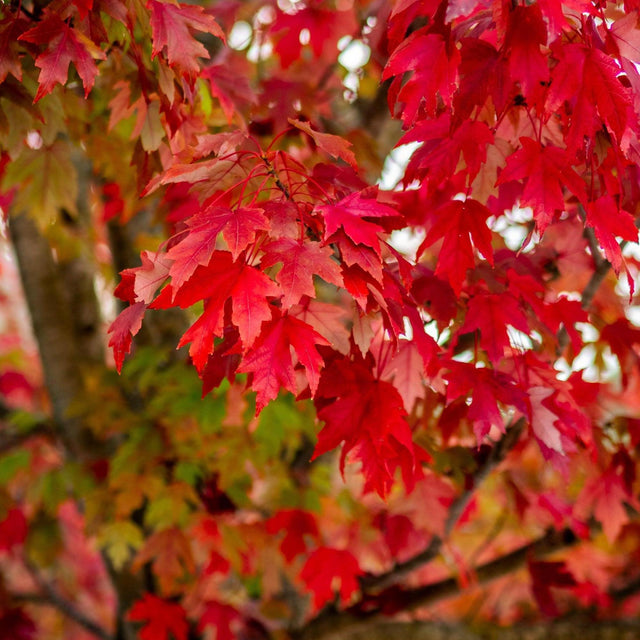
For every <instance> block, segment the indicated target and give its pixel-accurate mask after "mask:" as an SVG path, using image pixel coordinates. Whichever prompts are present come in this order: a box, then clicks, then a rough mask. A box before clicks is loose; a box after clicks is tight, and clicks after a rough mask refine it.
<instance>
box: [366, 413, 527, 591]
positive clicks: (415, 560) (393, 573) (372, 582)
mask: <svg viewBox="0 0 640 640" xmlns="http://www.w3.org/2000/svg"><path fill="white" fill-rule="evenodd" d="M525 422H526V421H525V419H524V417H521V418H519V419H518V420H516V422H514V423H513V424H512V425H510V426H509V427H507V430H506V432H505V434H504V436H502V438H501V439H500V440H499V441H498V442H497V443H496V444H495V445H494V446H493V448H492V449H491V452H490V453H489V455H488V456H487V457H486V458H485V460H484V461H483V462H482V463H481V464H480V465H479V466H478V468H477V469H476V471H475V473H474V474H473V477H472V482H471V483H470V485H469V487H468V488H467V489H465V490H464V491H463V492H462V493H461V494H460V495H459V496H458V497H457V498H456V499H455V500H454V501H453V503H452V504H451V507H450V509H449V515H448V517H447V522H446V523H445V527H444V534H443V536H434V537H433V538H432V539H431V541H430V542H429V545H428V546H427V547H426V548H425V549H424V550H422V551H421V552H420V553H418V554H416V555H415V556H413V557H412V558H409V559H408V560H405V561H404V562H399V563H397V564H395V565H394V566H393V568H391V569H390V570H389V571H387V572H385V573H383V574H380V575H377V576H366V577H365V578H363V580H362V589H363V591H365V592H370V591H375V590H376V589H381V588H385V587H388V586H389V585H391V584H394V583H396V582H398V581H399V580H401V579H402V578H404V577H405V576H406V575H407V574H408V573H411V572H412V571H414V570H415V569H417V568H418V567H420V566H422V565H424V564H426V563H428V562H430V561H431V560H433V559H434V558H436V557H437V556H438V555H439V554H440V550H441V549H442V545H443V544H444V542H445V540H446V539H447V538H448V537H449V535H451V532H452V531H453V529H454V528H455V526H456V524H457V523H458V520H460V517H461V516H462V514H463V513H464V510H465V509H466V508H467V505H468V504H469V501H470V500H471V498H472V497H473V494H474V493H475V491H476V489H477V488H478V486H479V485H480V484H482V482H483V481H484V480H485V478H486V477H487V476H488V475H489V473H491V472H492V471H493V470H494V469H495V468H496V467H497V466H498V465H499V464H500V463H501V462H502V461H503V460H504V459H505V458H506V456H507V454H508V453H509V451H511V449H513V447H514V446H515V445H516V443H517V442H518V440H519V439H520V435H521V434H522V431H523V429H524V426H525Z"/></svg>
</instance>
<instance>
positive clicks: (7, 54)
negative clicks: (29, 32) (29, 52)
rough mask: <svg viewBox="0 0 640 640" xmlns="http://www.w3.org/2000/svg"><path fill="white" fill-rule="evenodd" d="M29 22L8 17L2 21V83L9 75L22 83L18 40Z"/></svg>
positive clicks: (19, 18)
mask: <svg viewBox="0 0 640 640" xmlns="http://www.w3.org/2000/svg"><path fill="white" fill-rule="evenodd" d="M28 25H29V22H28V21H27V20H25V19H24V18H22V17H20V16H13V15H11V14H9V15H7V16H6V17H5V18H3V19H2V20H0V83H2V82H4V81H5V79H6V77H7V75H8V74H12V75H13V77H14V78H15V79H16V80H18V81H22V63H21V61H20V55H19V54H20V51H19V46H20V45H19V44H18V39H19V37H20V35H21V34H22V33H23V32H24V31H25V29H26V28H27V26H28Z"/></svg>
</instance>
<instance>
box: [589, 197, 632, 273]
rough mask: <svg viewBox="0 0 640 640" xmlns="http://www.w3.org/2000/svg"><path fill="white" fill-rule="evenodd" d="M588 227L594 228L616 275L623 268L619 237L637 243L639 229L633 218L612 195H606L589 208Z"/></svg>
mask: <svg viewBox="0 0 640 640" xmlns="http://www.w3.org/2000/svg"><path fill="white" fill-rule="evenodd" d="M585 222H586V225H587V226H588V227H593V230H594V232H595V234H596V238H597V239H598V242H599V243H600V246H601V247H602V248H603V249H604V255H605V256H607V260H609V262H611V264H612V265H613V268H614V270H615V272H616V273H619V271H620V267H621V266H622V251H621V250H620V243H619V242H618V240H617V239H616V238H617V237H620V238H622V239H623V240H630V241H631V242H636V241H637V239H638V229H637V228H636V225H635V223H634V221H633V216H632V215H631V214H630V213H628V212H627V211H623V210H622V209H620V207H619V206H618V205H617V204H616V201H615V200H614V199H613V197H612V196H610V195H604V196H602V197H601V198H598V199H597V200H596V201H595V202H590V203H589V205H588V206H587V219H586V221H585Z"/></svg>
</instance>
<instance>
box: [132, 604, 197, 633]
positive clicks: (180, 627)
mask: <svg viewBox="0 0 640 640" xmlns="http://www.w3.org/2000/svg"><path fill="white" fill-rule="evenodd" d="M127 617H128V618H129V620H132V621H134V622H144V621H145V620H146V621H147V622H146V623H145V625H144V626H143V627H142V629H141V630H140V638H141V640H171V638H172V637H173V640H187V634H188V633H189V624H188V623H187V618H186V614H185V611H184V609H183V608H182V607H181V606H180V605H179V604H175V603H173V602H168V601H167V600H163V599H162V598H158V597H157V596H154V595H153V594H151V593H146V594H145V595H144V597H143V598H142V599H141V600H138V601H137V602H136V603H135V604H134V605H133V607H131V610H130V611H129V614H128V616H127ZM169 634H171V635H169Z"/></svg>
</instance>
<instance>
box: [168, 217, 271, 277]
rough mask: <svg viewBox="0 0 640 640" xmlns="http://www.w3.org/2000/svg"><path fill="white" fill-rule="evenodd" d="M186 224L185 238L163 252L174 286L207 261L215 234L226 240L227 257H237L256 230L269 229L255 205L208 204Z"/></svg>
mask: <svg viewBox="0 0 640 640" xmlns="http://www.w3.org/2000/svg"><path fill="white" fill-rule="evenodd" d="M187 226H188V228H189V229H188V232H187V233H186V235H185V237H184V238H183V239H182V240H180V242H178V243H177V244H175V245H173V246H172V247H171V248H170V249H169V251H167V257H168V258H170V259H171V260H173V261H174V262H173V265H172V266H171V271H170V275H171V281H172V284H173V287H175V288H176V289H178V288H180V287H181V286H182V284H183V283H184V282H185V281H186V280H188V279H189V278H190V277H191V276H192V275H193V272H194V271H195V270H196V268H197V267H198V265H206V264H208V263H209V260H210V259H211V256H212V255H213V252H214V250H215V248H216V240H217V239H218V235H219V234H222V237H223V238H224V240H225V242H226V243H227V247H228V248H229V250H230V251H231V257H232V258H233V259H234V260H237V258H238V256H239V255H240V253H242V251H244V250H245V249H246V248H247V247H248V246H249V244H251V243H252V242H253V240H254V239H255V235H256V232H257V231H258V230H262V231H265V230H267V229H268V228H269V220H268V219H267V218H266V217H265V215H264V213H263V210H262V209H259V208H250V207H237V208H236V209H229V208H227V207H217V206H209V207H205V208H204V209H203V210H202V211H201V212H199V213H197V214H196V215H195V216H193V217H191V218H190V219H189V220H188V221H187Z"/></svg>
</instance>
